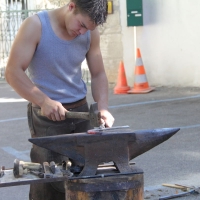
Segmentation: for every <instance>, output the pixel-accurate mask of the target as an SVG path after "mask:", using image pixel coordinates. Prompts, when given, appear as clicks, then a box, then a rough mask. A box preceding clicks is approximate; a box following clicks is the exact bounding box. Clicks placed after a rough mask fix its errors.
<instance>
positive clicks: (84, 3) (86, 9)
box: [71, 0, 107, 26]
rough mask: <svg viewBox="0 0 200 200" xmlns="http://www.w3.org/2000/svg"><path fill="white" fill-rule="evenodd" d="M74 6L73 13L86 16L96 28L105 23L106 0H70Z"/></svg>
mask: <svg viewBox="0 0 200 200" xmlns="http://www.w3.org/2000/svg"><path fill="white" fill-rule="evenodd" d="M71 2H73V3H74V4H75V5H76V9H75V13H81V14H86V15H88V16H89V18H90V19H91V20H92V21H93V22H94V23H95V24H96V25H97V26H98V25H102V24H103V23H104V22H106V18H107V0H71Z"/></svg>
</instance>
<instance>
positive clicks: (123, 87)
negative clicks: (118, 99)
mask: <svg viewBox="0 0 200 200" xmlns="http://www.w3.org/2000/svg"><path fill="white" fill-rule="evenodd" d="M130 89H131V88H130V87H129V86H128V85H127V81H126V74H125V70H124V63H123V61H121V62H120V64H119V71H118V81H117V85H116V86H115V88H114V94H127V91H128V90H130Z"/></svg>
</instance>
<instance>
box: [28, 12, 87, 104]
mask: <svg viewBox="0 0 200 200" xmlns="http://www.w3.org/2000/svg"><path fill="white" fill-rule="evenodd" d="M37 15H38V17H39V19H40V21H41V25H42V32H41V38H40V41H39V44H38V46H37V48H36V50H35V53H34V55H33V58H32V60H31V63H30V65H29V67H28V71H29V75H30V79H31V81H32V82H33V83H34V84H35V85H36V86H37V87H38V88H39V89H40V90H41V91H42V92H44V93H45V94H46V95H47V96H48V97H50V98H51V99H53V100H56V101H59V102H61V103H72V102H76V101H78V100H80V99H83V98H84V97H85V96H86V93H87V87H86V84H85V83H84V81H83V80H82V73H81V63H82V62H83V60H84V59H85V56H86V54H87V52H88V50H89V48H90V31H87V32H86V33H85V34H84V35H79V36H77V37H76V38H74V39H73V40H69V41H67V40H62V39H61V38H59V37H58V36H57V35H56V34H55V33H54V31H53V29H52V27H51V23H50V19H49V16H48V13H47V11H42V12H39V13H37Z"/></svg>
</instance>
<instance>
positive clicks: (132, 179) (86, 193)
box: [66, 166, 144, 200]
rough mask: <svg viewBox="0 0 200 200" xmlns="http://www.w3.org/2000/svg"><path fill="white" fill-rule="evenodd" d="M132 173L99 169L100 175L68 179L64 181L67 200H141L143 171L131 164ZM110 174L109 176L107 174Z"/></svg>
mask: <svg viewBox="0 0 200 200" xmlns="http://www.w3.org/2000/svg"><path fill="white" fill-rule="evenodd" d="M131 168H132V173H127V174H120V173H117V172H116V173H115V174H113V170H112V169H110V170H109V169H105V170H104V169H103V168H102V169H101V170H100V171H99V175H101V177H96V178H94V177H93V178H86V179H69V180H68V182H66V184H67V185H66V199H67V200H82V199H84V200H94V199H96V200H100V199H106V200H113V199H117V200H130V199H132V200H143V199H144V198H143V194H144V179H143V171H142V170H141V169H139V168H137V167H136V166H131ZM109 174H110V176H109Z"/></svg>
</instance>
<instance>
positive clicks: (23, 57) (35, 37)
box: [5, 15, 64, 120]
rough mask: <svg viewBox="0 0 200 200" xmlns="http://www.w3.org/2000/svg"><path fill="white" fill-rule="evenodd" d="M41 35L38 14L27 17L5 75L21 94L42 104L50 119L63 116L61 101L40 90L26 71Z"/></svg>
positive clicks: (15, 41)
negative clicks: (60, 111) (59, 110)
mask: <svg viewBox="0 0 200 200" xmlns="http://www.w3.org/2000/svg"><path fill="white" fill-rule="evenodd" d="M40 36H41V23H40V20H39V18H38V17H37V16H36V15H34V16H32V17H29V18H27V19H26V20H25V21H24V22H23V24H22V26H21V27H20V29H19V31H18V33H17V36H16V38H15V40H14V42H13V45H12V49H11V52H10V56H9V60H8V63H7V66H6V72H5V77H6V80H7V82H8V83H9V84H10V85H11V86H12V87H13V88H14V89H15V91H16V92H17V93H18V94H19V95H20V96H22V97H23V98H25V99H27V100H28V101H30V102H32V103H35V104H37V105H38V106H40V107H41V109H42V112H43V114H44V115H46V116H47V117H48V118H49V119H52V120H56V119H57V118H58V119H59V118H61V117H60V116H59V115H58V113H57V110H58V108H59V107H61V105H60V104H59V102H54V101H53V100H51V99H50V98H49V97H48V96H46V95H45V94H44V93H43V92H42V91H41V90H39V89H38V88H37V87H36V86H35V85H34V84H33V83H32V82H31V80H30V79H29V78H28V76H27V75H26V73H25V70H26V69H27V68H28V66H29V63H30V62H31V59H32V57H33V55H34V52H35V49H36V47H37V44H38V42H39V40H40ZM52 103H54V107H53V109H52V108H51V109H50V108H49V107H50V106H48V105H50V104H51V105H52ZM51 107H52V106H51ZM63 109H64V108H63ZM52 113H53V114H52ZM63 115H64V111H63ZM62 118H63V116H62Z"/></svg>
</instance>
